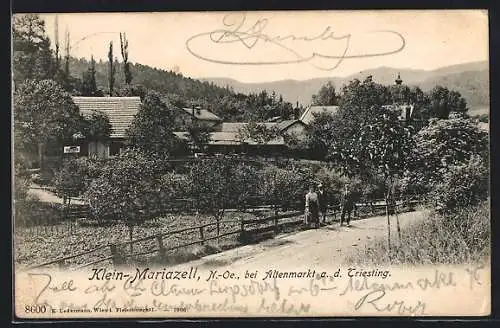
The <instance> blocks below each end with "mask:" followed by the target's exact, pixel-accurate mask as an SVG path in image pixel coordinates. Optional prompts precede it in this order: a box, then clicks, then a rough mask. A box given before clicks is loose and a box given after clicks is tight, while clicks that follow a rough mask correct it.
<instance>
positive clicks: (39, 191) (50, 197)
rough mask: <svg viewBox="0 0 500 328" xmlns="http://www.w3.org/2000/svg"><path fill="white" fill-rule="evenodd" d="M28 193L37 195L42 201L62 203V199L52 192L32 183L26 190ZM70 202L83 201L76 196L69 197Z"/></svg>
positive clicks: (77, 202) (81, 202) (79, 202)
mask: <svg viewBox="0 0 500 328" xmlns="http://www.w3.org/2000/svg"><path fill="white" fill-rule="evenodd" d="M28 194H30V195H32V196H35V197H37V198H38V199H39V200H40V201H42V202H47V203H58V204H63V199H62V198H60V197H58V196H57V195H56V194H54V193H53V192H50V191H48V190H45V189H43V188H42V187H40V186H38V185H35V184H33V185H32V186H31V187H30V189H29V190H28ZM71 203H72V204H80V205H81V204H84V202H83V201H82V200H80V199H77V198H71Z"/></svg>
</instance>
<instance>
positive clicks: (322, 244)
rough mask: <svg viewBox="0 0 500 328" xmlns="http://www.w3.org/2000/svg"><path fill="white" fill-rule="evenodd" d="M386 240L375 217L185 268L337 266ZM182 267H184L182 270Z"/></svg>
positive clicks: (407, 218)
mask: <svg viewBox="0 0 500 328" xmlns="http://www.w3.org/2000/svg"><path fill="white" fill-rule="evenodd" d="M424 217H426V215H425V213H423V212H418V211H417V212H409V213H404V214H400V215H399V220H400V224H401V228H402V229H405V227H407V226H408V225H409V224H411V223H412V222H416V221H419V220H422V219H423V218H424ZM391 227H392V229H391V234H392V236H393V238H392V240H395V238H396V236H397V232H396V218H395V217H391ZM379 237H380V238H386V237H387V220H386V217H385V216H376V217H371V218H367V219H362V220H356V221H352V222H351V227H349V228H347V227H345V226H343V227H340V226H339V224H338V223H334V224H332V225H329V226H325V227H322V228H320V229H311V230H306V231H302V232H298V233H290V234H283V235H279V236H277V237H276V238H274V239H272V240H268V241H265V242H261V243H259V244H254V245H246V246H243V247H238V248H235V249H232V250H228V251H225V252H221V253H218V254H213V255H209V256H206V257H204V258H203V259H200V260H195V261H192V262H190V263H188V265H190V266H191V265H192V266H198V267H200V268H205V269H211V268H217V267H222V266H224V267H232V268H238V267H242V266H246V267H256V268H263V267H269V266H273V267H299V266H314V265H321V264H325V263H338V264H341V263H342V262H343V261H344V260H345V258H346V257H347V256H349V255H351V254H353V253H356V252H357V251H358V250H362V249H363V248H364V247H366V245H367V244H368V243H369V242H370V241H371V240H373V239H375V238H379ZM185 265H186V264H184V266H185Z"/></svg>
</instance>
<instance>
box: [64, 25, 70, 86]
mask: <svg viewBox="0 0 500 328" xmlns="http://www.w3.org/2000/svg"><path fill="white" fill-rule="evenodd" d="M65 49H66V51H65V54H64V74H63V76H64V88H65V89H66V91H68V92H69V91H71V89H72V86H71V84H72V83H71V74H70V72H69V60H70V39H69V31H66V39H65Z"/></svg>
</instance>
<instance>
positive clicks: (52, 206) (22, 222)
mask: <svg viewBox="0 0 500 328" xmlns="http://www.w3.org/2000/svg"><path fill="white" fill-rule="evenodd" d="M14 204H15V205H14V211H15V212H14V213H15V214H14V218H15V225H16V226H34V225H40V224H54V223H58V222H59V221H60V219H61V204H57V203H47V202H41V201H40V200H39V199H38V198H36V197H34V196H28V197H27V198H26V199H21V200H15V201H14Z"/></svg>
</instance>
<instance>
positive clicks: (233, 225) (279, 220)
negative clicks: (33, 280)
mask: <svg viewBox="0 0 500 328" xmlns="http://www.w3.org/2000/svg"><path fill="white" fill-rule="evenodd" d="M416 203H418V202H417V201H405V202H398V203H396V204H394V205H395V206H396V207H401V208H402V209H401V210H398V212H404V211H405V209H404V208H406V210H408V209H411V208H412V207H413V206H414V205H415V204H416ZM357 206H358V208H361V207H363V206H364V207H368V208H370V209H371V210H372V211H374V210H375V209H379V210H381V209H382V208H384V209H385V203H375V204H357ZM265 208H266V209H268V207H265ZM263 209H264V208H263ZM339 210H340V206H339V205H334V206H330V213H332V212H333V213H335V211H336V212H337V213H338V211H339ZM330 215H331V214H330ZM358 217H359V216H358ZM285 219H292V220H287V221H285ZM303 222H304V221H303V211H293V212H288V213H283V214H279V213H278V212H277V211H276V212H275V213H274V215H271V216H267V217H263V218H257V219H239V220H219V221H215V222H210V223H206V224H202V225H197V226H193V227H187V228H183V229H179V230H175V231H169V232H164V233H159V234H155V235H150V236H146V237H143V238H139V239H134V240H132V241H125V242H122V243H118V244H109V245H103V246H100V247H97V248H95V249H92V250H89V251H85V252H81V253H78V254H75V255H71V256H67V257H63V258H59V259H56V260H53V261H50V262H46V263H42V264H39V265H36V266H32V267H30V269H34V268H40V267H47V266H58V267H60V268H66V267H72V268H74V269H79V268H85V267H89V266H93V265H96V264H100V263H104V262H107V263H108V264H112V265H114V266H116V265H120V264H124V263H126V262H127V259H129V258H134V257H135V258H137V257H141V256H148V255H154V256H156V257H157V258H158V259H160V260H165V259H168V257H169V254H168V253H169V252H172V251H176V250H179V249H184V248H186V247H189V246H193V245H197V244H199V245H205V244H206V243H207V242H209V241H214V240H215V241H219V240H220V239H221V238H224V237H227V236H231V235H238V239H239V242H240V243H243V244H247V243H251V242H254V241H258V240H261V239H263V238H267V237H273V236H274V235H275V234H277V233H279V232H280V231H283V230H284V228H286V227H293V226H297V225H299V224H301V223H303ZM223 226H224V228H225V229H221V227H223ZM228 227H229V228H228ZM210 228H212V229H210ZM209 230H213V231H214V232H215V234H214V235H210V234H209V233H207V232H208V231H209ZM221 230H225V231H221ZM183 234H188V235H189V238H187V239H188V240H189V239H192V238H193V236H195V240H191V241H189V242H187V243H179V244H175V245H174V244H173V243H169V242H168V238H169V237H174V236H177V238H178V239H180V240H184V239H183ZM134 248H135V249H136V250H137V249H139V250H138V251H134V250H133V249H134ZM83 258H92V260H91V261H87V262H84V263H82V262H81V259H83ZM79 259H80V261H78V260H79ZM75 262H76V263H75Z"/></svg>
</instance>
